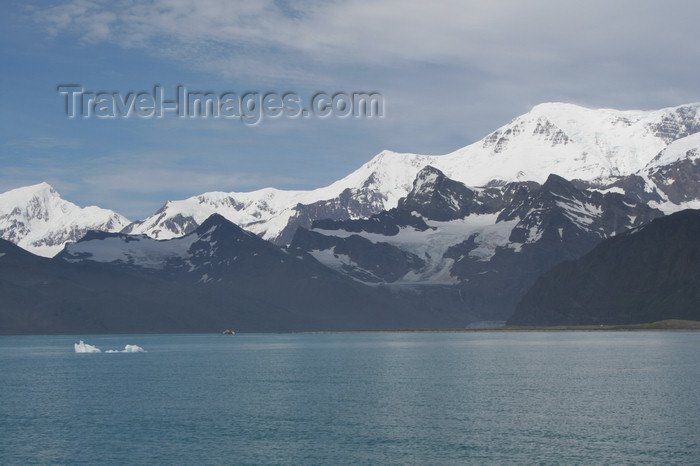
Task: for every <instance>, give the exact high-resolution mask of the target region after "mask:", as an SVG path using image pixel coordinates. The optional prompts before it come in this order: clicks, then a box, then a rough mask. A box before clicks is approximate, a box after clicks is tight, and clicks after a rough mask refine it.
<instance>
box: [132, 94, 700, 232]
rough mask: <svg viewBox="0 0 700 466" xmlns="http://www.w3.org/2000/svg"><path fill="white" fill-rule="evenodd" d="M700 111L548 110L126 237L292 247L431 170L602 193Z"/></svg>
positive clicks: (175, 217) (195, 210)
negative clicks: (451, 144)
mask: <svg viewBox="0 0 700 466" xmlns="http://www.w3.org/2000/svg"><path fill="white" fill-rule="evenodd" d="M699 108H700V104H688V105H683V106H679V107H670V108H665V109H661V110H654V111H641V110H626V111H621V110H614V109H590V108H585V107H581V106H578V105H574V104H567V103H544V104H540V105H537V106H535V107H533V108H532V110H530V111H529V112H528V113H526V114H524V115H522V116H519V117H517V118H515V119H513V120H512V121H510V122H509V123H508V124H506V125H505V126H503V127H501V128H499V129H497V130H496V131H494V132H493V133H491V134H489V135H488V136H486V137H485V138H483V139H482V140H480V141H477V142H475V143H473V144H471V145H469V146H466V147H464V148H461V149H458V150H456V151H454V152H452V153H449V154H446V155H421V154H412V153H396V152H392V151H388V150H387V151H383V152H381V153H379V154H378V155H376V156H375V157H374V158H372V159H371V160H370V161H368V162H367V163H365V164H364V165H362V166H361V167H360V168H358V169H357V170H355V171H354V172H352V173H350V174H349V175H347V176H346V177H344V178H342V179H340V180H338V181H336V182H334V183H332V184H330V185H328V186H326V187H323V188H319V189H315V190H311V191H283V190H277V189H273V188H267V189H262V190H258V191H253V192H248V193H239V192H232V193H222V192H212V193H204V194H201V195H198V196H193V197H191V198H188V199H185V200H182V201H169V202H168V203H167V204H166V205H165V206H163V208H162V209H161V210H159V211H158V212H157V213H156V214H154V215H153V216H151V217H149V218H147V219H146V220H144V221H143V222H137V223H135V224H132V225H131V226H130V227H129V228H127V230H125V231H126V232H128V233H141V234H147V235H149V236H152V237H154V238H159V239H165V238H172V237H176V236H182V235H184V234H186V233H188V232H190V231H192V230H193V229H194V228H196V226H197V225H198V224H199V223H201V222H202V221H203V220H204V219H206V218H207V217H208V216H209V215H211V214H213V213H219V214H221V215H223V216H224V217H226V218H227V219H228V220H230V221H232V222H234V223H236V224H238V225H240V226H242V227H243V228H246V229H247V230H250V231H252V232H254V233H256V234H259V235H261V236H262V237H263V238H265V239H268V240H272V241H277V242H281V243H284V242H286V241H285V238H284V236H285V232H288V230H293V229H295V228H296V226H297V225H301V226H307V227H308V226H309V225H310V222H311V220H313V219H316V218H324V216H325V217H328V218H331V217H332V218H336V219H340V218H359V217H368V216H370V215H372V214H375V213H378V212H380V211H382V210H387V209H390V208H393V207H396V205H397V204H398V201H399V199H401V198H402V197H405V196H406V195H407V194H408V193H409V192H410V191H411V189H412V186H413V181H414V179H415V177H416V175H417V174H418V172H419V171H420V170H421V169H423V168H424V167H426V166H428V165H431V166H433V167H435V168H437V169H439V170H441V171H442V172H443V173H444V174H445V175H446V176H448V177H449V178H450V179H453V180H456V181H459V182H462V183H464V184H465V185H467V186H471V187H478V186H485V185H487V184H489V183H494V182H495V183H497V184H502V183H507V182H511V181H536V182H538V183H544V182H545V181H546V180H547V178H548V176H549V175H550V174H551V173H556V174H558V175H560V176H562V177H564V178H566V179H569V180H574V179H580V180H586V181H590V182H593V183H595V184H600V185H604V184H606V183H608V182H610V181H611V180H613V179H615V178H617V177H621V176H627V175H631V174H633V173H636V172H638V171H640V170H642V169H643V168H644V167H645V166H646V165H647V164H649V163H650V162H651V161H652V159H654V157H656V156H657V155H658V154H659V153H660V152H661V151H663V150H664V149H665V148H666V147H667V146H668V145H669V144H670V143H672V142H673V141H677V140H680V139H683V138H685V137H688V136H689V135H691V134H693V133H696V132H698V131H700V114H699V112H698V109H699ZM304 222H305V223H304ZM292 234H293V231H292ZM287 239H289V238H287Z"/></svg>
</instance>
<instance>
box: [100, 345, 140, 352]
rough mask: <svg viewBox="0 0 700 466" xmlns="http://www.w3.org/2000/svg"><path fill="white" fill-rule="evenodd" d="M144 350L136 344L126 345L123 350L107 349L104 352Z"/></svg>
mask: <svg viewBox="0 0 700 466" xmlns="http://www.w3.org/2000/svg"><path fill="white" fill-rule="evenodd" d="M145 352H146V350H145V349H143V348H141V347H140V346H138V345H126V346H125V347H124V349H123V350H121V351H119V350H112V349H111V350H107V351H105V353H145Z"/></svg>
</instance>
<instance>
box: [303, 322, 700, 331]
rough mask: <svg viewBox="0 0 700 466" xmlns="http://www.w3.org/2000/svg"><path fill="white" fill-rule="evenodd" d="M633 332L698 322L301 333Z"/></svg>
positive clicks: (679, 327)
mask: <svg viewBox="0 0 700 466" xmlns="http://www.w3.org/2000/svg"><path fill="white" fill-rule="evenodd" d="M635 330H700V321H697V320H679V319H668V320H660V321H658V322H650V323H646V324H621V325H556V326H549V327H548V326H532V327H529V326H514V325H509V326H505V327H483V328H405V329H393V330H345V331H317V332H301V333H387V332H406V333H408V332H542V331H552V332H561V331H583V332H599V331H635Z"/></svg>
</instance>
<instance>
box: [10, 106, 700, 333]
mask: <svg viewBox="0 0 700 466" xmlns="http://www.w3.org/2000/svg"><path fill="white" fill-rule="evenodd" d="M699 107H700V104H689V105H682V106H679V107H672V108H666V109H662V110H656V111H618V110H610V109H597V110H593V109H587V108H583V107H579V106H575V105H571V104H558V103H553V104H542V105H538V106H536V107H534V108H533V109H532V110H531V111H530V112H528V113H527V114H525V115H522V116H520V117H517V118H515V119H514V120H512V121H511V122H509V123H508V124H507V125H505V126H503V127H501V128H499V129H498V130H496V131H494V132H493V133H491V134H490V135H488V136H487V137H485V138H484V139H482V140H481V141H478V142H476V143H473V144H471V145H469V146H467V147H464V148H462V149H459V150H457V151H455V152H453V153H450V154H446V155H441V156H432V155H418V154H398V153H393V152H389V151H384V152H382V153H380V154H378V155H377V156H376V157H374V158H373V159H372V160H370V161H369V162H368V163H366V164H365V165H363V166H362V167H360V168H359V169H358V170H356V171H355V172H353V173H351V174H350V175H348V176H346V177H345V178H343V179H341V180H339V181H337V182H335V183H333V184H331V185H329V186H327V187H324V188H319V189H316V190H313V191H283V190H277V189H274V188H266V189H263V190H259V191H254V192H249V193H224V192H210V193H204V194H201V195H198V196H194V197H191V198H189V199H185V200H180V201H168V202H167V203H166V204H165V205H164V206H163V207H162V208H161V209H160V210H159V211H158V212H156V213H155V214H154V215H153V216H151V217H148V218H146V219H144V220H141V221H136V222H130V221H128V220H126V219H125V218H124V217H123V216H121V215H119V214H117V213H115V212H112V211H108V210H104V209H100V208H98V207H86V208H82V209H81V208H79V207H77V206H75V205H74V204H71V203H69V202H67V201H64V200H62V199H61V198H60V196H59V195H58V194H57V193H56V191H55V190H53V188H51V187H50V186H48V185H47V184H45V183H42V184H40V185H36V186H30V187H25V188H20V189H16V190H13V191H9V192H6V193H3V194H0V237H2V238H5V239H7V240H9V241H11V242H13V243H15V244H17V245H19V246H21V247H23V248H25V249H27V250H28V251H30V252H33V253H36V254H39V255H43V256H47V257H51V256H54V255H56V254H57V253H58V255H56V257H55V258H53V259H51V262H50V263H51V264H54V265H52V266H51V267H58V266H57V265H55V264H60V267H69V266H70V267H83V266H85V267H96V266H97V265H99V266H100V267H102V268H103V269H104V268H106V269H109V270H110V271H114V273H117V272H119V273H127V272H128V273H129V274H136V275H138V276H144V277H147V278H148V279H149V280H153V279H157V280H161V281H163V283H172V282H173V281H175V282H181V283H185V284H186V285H182V286H181V288H183V290H180V293H189V292H190V291H187V292H185V291H184V289H185V288H186V289H188V290H189V289H190V288H193V287H194V288H197V287H201V286H202V285H203V284H208V286H209V288H207V290H206V293H205V295H207V298H206V299H207V300H209V301H212V300H214V301H212V302H217V303H219V304H213V305H212V306H210V308H212V309H219V308H220V306H223V307H221V309H225V307H226V306H225V303H226V299H227V298H226V294H225V293H223V292H222V293H220V294H219V293H218V292H213V291H212V290H214V289H218V288H219V285H217V283H220V280H221V281H222V282H225V283H229V285H227V286H223V285H221V286H220V288H221V289H222V290H223V289H224V288H226V289H230V288H231V286H232V285H231V284H233V283H245V284H246V285H245V286H246V287H248V289H249V290H255V291H254V292H253V291H251V293H250V294H248V295H246V297H245V298H241V300H242V301H245V300H246V299H248V300H249V301H250V302H251V303H252V302H254V301H256V300H259V299H261V298H264V299H263V301H264V300H267V301H269V294H270V293H269V292H266V291H265V290H266V289H269V288H273V289H277V288H278V287H284V285H282V284H284V283H285V280H287V279H286V278H285V277H286V275H287V274H293V275H295V276H296V277H297V278H298V279H299V280H300V281H301V282H303V283H307V282H310V281H312V280H317V278H313V277H319V276H326V274H329V275H328V277H333V280H331V282H332V283H334V284H335V285H333V286H336V285H338V283H341V282H342V283H343V285H342V286H343V287H350V288H346V291H345V292H341V291H338V290H336V291H337V294H335V295H334V293H335V292H336V291H332V290H334V288H333V286H330V285H329V286H326V287H325V288H324V287H321V288H319V289H315V288H314V287H312V288H314V293H312V294H311V295H314V296H326V297H327V298H328V299H329V301H326V302H324V305H326V306H328V305H330V303H331V302H333V303H334V306H335V308H338V306H340V308H342V307H343V305H339V304H338V303H339V302H340V301H342V300H338V299H336V300H335V301H334V300H333V299H332V296H336V297H337V296H350V295H353V293H355V294H357V296H364V297H365V298H363V299H365V301H364V303H365V304H364V305H363V306H362V308H363V309H382V308H385V309H387V310H388V311H387V314H386V315H385V316H387V318H386V320H385V323H386V324H388V323H392V324H394V325H396V326H398V327H409V326H412V325H418V324H421V323H422V324H425V325H427V326H464V325H467V324H469V323H470V322H474V321H479V320H487V321H492V320H502V321H505V320H506V319H508V318H509V317H510V316H511V314H512V313H513V311H514V309H515V308H516V306H517V305H518V302H519V301H520V300H521V299H522V298H523V296H525V294H526V293H527V291H528V290H529V289H530V288H531V286H532V285H533V284H534V283H535V282H536V280H537V278H538V277H539V276H540V275H541V274H542V273H544V272H546V271H548V270H549V269H551V268H552V267H554V266H556V265H557V264H560V263H562V262H563V261H567V260H574V259H578V258H580V257H581V256H583V255H584V254H586V253H588V252H589V251H590V250H591V249H592V248H594V247H595V246H596V245H597V244H599V243H601V242H602V241H604V240H606V239H608V238H612V237H616V236H617V235H620V234H621V233H623V232H625V231H627V230H630V229H635V228H639V227H643V226H644V225H646V224H648V223H650V222H651V221H652V220H654V219H656V218H659V217H662V216H663V215H665V214H669V213H672V212H675V211H680V210H683V209H685V208H693V207H695V208H697V207H700V160H699V158H698V157H699V155H700V115H699V114H698V108H699ZM212 221H214V222H217V223H218V224H220V225H224V223H223V222H226V224H227V225H230V226H225V227H224V226H220V227H219V228H218V229H219V230H221V231H226V232H228V234H230V235H231V236H232V237H236V238H238V239H240V240H241V242H242V243H245V244H248V243H250V241H256V242H258V241H259V243H256V244H257V245H256V246H255V247H252V248H249V249H250V250H251V251H252V250H255V251H256V252H255V254H256V255H255V256H251V257H254V259H252V258H251V257H248V258H247V259H246V260H248V261H249V262H248V263H249V267H248V269H249V272H248V273H246V272H241V271H240V270H243V269H238V268H237V265H236V264H239V263H241V262H238V261H242V260H243V257H247V256H246V255H245V254H243V255H242V256H241V255H239V254H238V253H234V252H232V251H233V250H234V249H235V248H228V249H226V248H224V249H223V250H220V249H219V248H210V252H209V253H208V254H209V255H206V254H205V255H204V256H201V254H204V252H202V251H204V250H205V249H206V247H204V246H205V243H206V241H204V240H203V239H202V237H203V235H204V236H205V234H206V232H205V231H202V227H203V226H205V225H207V224H208V223H210V222H212ZM233 227H235V229H234V228H233ZM193 235H194V236H193ZM166 240H167V241H166ZM222 241H223V238H221V239H219V240H217V241H216V243H217V244H224V243H222ZM263 245H265V246H264V247H263ZM258 248H260V251H258V250H257V249H258ZM266 248H267V249H266ZM270 248H272V249H270ZM59 251H60V253H59ZM198 251H199V252H198ZM261 251H266V252H265V254H263V253H262V252H261ZM271 251H275V252H274V253H272V252H271ZM13 254H14V253H13ZM222 254H223V255H222ZM280 254H283V255H284V256H280ZM264 257H265V258H267V259H263V258H264ZM270 257H275V259H274V260H272V259H270ZM281 257H285V258H286V261H287V262H289V261H291V262H290V263H289V264H287V265H279V264H283V263H286V262H278V259H279V260H280V261H281V260H282V259H280V258H281ZM234 258H235V259H234ZM35 259H39V258H33V259H31V261H30V262H32V263H34V264H38V263H40V262H37V260H35ZM46 260H48V259H46ZM202 260H203V261H205V262H206V263H205V262H201V261H202ZM198 261H200V262H198ZM207 261H208V262H207ZM232 261H233V262H232ZM296 261H306V262H305V263H306V264H311V263H313V264H314V269H313V270H314V271H313V272H312V271H310V270H311V269H308V268H307V269H303V270H302V269H299V270H297V269H294V270H292V269H288V267H290V264H291V263H295V264H296V263H297V262H296ZM223 263H226V264H227V265H226V267H223V268H221V266H220V265H221V264H223ZM86 264H87V265H86ZM213 264H219V266H214V265H213ZM232 264H233V265H232ZM0 265H2V260H1V259H0ZM217 267H218V268H217ZM231 267H233V268H231ZM266 267H267V268H270V269H272V270H275V271H276V272H274V273H275V274H276V275H275V274H273V272H265V273H266V274H267V275H265V273H263V274H257V275H256V274H255V273H253V271H254V270H257V269H258V268H261V270H267V269H266ZM101 270H102V269H101ZM234 270H237V271H235V272H234ZM320 270H322V271H323V274H321V275H319V273H320V272H319V271H320ZM8 273H9V272H8ZM110 273H112V272H110ZM221 274H223V275H221ZM271 274H273V275H271ZM69 275H70V273H69ZM256 276H257V277H258V278H257V279H254V278H251V277H256ZM225 277H228V278H225ZM0 278H1V277H0ZM183 280H184V281H183ZM329 280H330V278H329ZM334 280H335V281H334ZM338 280H340V281H338ZM301 282H299V283H296V284H295V285H294V286H292V287H291V288H289V294H288V295H286V298H285V299H283V300H282V301H275V306H282V307H284V306H287V309H297V310H298V309H301V308H303V307H304V306H305V301H304V299H309V296H311V295H307V294H304V293H301V294H300V296H302V297H305V298H299V299H298V300H295V298H293V296H294V294H293V293H292V291H291V290H294V289H299V287H300V286H301V285H300V283H301ZM331 282H328V283H331ZM338 286H340V285H338ZM302 288H303V287H302ZM321 289H325V290H328V291H327V292H321ZM350 289H352V290H353V292H352V293H350V292H348V291H347V290H350ZM125 292H126V291H125ZM201 292H202V291H201V289H199V288H197V290H196V292H195V293H194V294H193V295H188V296H185V297H183V298H182V299H181V302H182V303H189V304H190V305H193V304H192V303H195V302H197V300H198V299H204V298H201ZM198 293H199V294H198ZM343 293H345V294H343ZM215 295H216V296H220V297H219V298H214V297H213V296H215ZM144 296H145V295H144ZM232 296H233V295H232ZM236 296H238V295H236ZM144 299H145V298H144ZM217 299H220V301H217ZM232 299H233V298H232ZM205 301H206V300H205ZM267 301H266V302H267ZM144 302H145V301H144ZM359 302H363V301H362V300H360V301H359ZM284 303H286V304H284ZM397 303H398V304H397ZM0 304H2V303H0ZM417 305H419V308H416V306H417ZM314 306H315V305H314ZM314 306H310V307H311V308H314V309H317V310H318V312H321V308H322V307H323V306H321V305H320V304H319V306H316V307H314ZM397 306H398V307H397ZM49 307H50V306H49ZM137 307H138V306H137ZM176 307H177V306H176ZM244 307H245V306H244ZM249 307H250V306H249ZM259 307H261V308H264V307H265V306H259ZM351 307H352V306H349V307H348V309H346V311H347V312H353V311H350V308H351ZM340 308H338V309H340ZM355 309H356V311H354V312H359V311H357V306H355ZM401 309H404V311H401ZM421 309H422V311H421ZM182 312H183V313H185V312H186V311H184V310H183V311H182ZM221 312H222V313H223V314H225V311H223V310H222V311H221ZM251 312H252V311H251ZM270 312H271V313H270V314H265V311H261V314H260V315H263V314H265V315H267V316H268V317H269V316H273V315H274V312H272V311H270ZM287 312H291V314H289V315H290V316H291V315H292V314H294V313H295V312H298V311H291V310H289V311H287ZM314 312H316V311H314ZM338 312H340V314H338V315H337V316H336V317H333V318H330V320H325V321H324V319H322V318H320V317H319V315H316V314H314V318H313V319H307V320H304V319H302V318H301V317H299V315H296V317H295V318H291V317H290V318H289V319H286V320H285V319H283V321H284V322H285V323H284V324H281V327H274V328H272V327H269V325H267V324H264V325H261V324H260V322H262V321H259V320H256V318H253V317H251V319H252V320H250V322H249V323H250V326H249V328H254V329H258V330H259V329H262V330H266V331H267V330H270V329H272V330H279V329H289V328H292V327H293V328H294V329H298V328H301V327H298V326H295V325H296V324H293V322H297V321H298V322H305V323H304V325H306V326H307V327H309V326H310V327H313V328H320V327H315V326H314V325H312V324H311V322H325V323H326V325H327V327H328V328H342V329H345V328H370V327H371V328H378V327H377V326H379V327H381V325H380V324H381V321H376V325H374V326H372V325H370V322H372V318H370V317H369V314H368V315H367V316H365V317H363V318H360V319H359V320H356V321H353V320H352V319H350V320H347V319H346V317H347V316H345V317H343V315H344V314H343V312H341V311H338ZM431 313H432V314H431ZM223 314H221V315H223ZM312 314H313V313H312ZM429 314H431V315H432V317H431V318H432V320H430V319H428V320H425V319H423V317H425V316H426V315H429ZM183 315H184V314H183ZM372 315H373V314H372ZM314 319H315V320H314ZM375 319H376V316H375ZM214 320H216V319H214ZM204 321H207V319H204V320H203V322H204ZM244 321H245V319H244ZM212 322H213V321H212ZM217 322H218V321H217ZM331 322H332V324H331ZM353 322H354V323H353ZM221 323H222V324H223V322H221ZM431 323H432V325H431ZM245 325H247V324H244V327H245ZM300 325H301V324H300ZM304 325H302V327H303V326H304ZM353 326H355V327H353ZM245 328H248V327H245ZM382 328H386V327H382Z"/></svg>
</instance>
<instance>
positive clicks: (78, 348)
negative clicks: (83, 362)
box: [73, 340, 102, 353]
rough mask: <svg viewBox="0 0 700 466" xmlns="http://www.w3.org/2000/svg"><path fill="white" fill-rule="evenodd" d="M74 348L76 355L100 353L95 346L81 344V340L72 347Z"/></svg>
mask: <svg viewBox="0 0 700 466" xmlns="http://www.w3.org/2000/svg"><path fill="white" fill-rule="evenodd" d="M73 347H74V348H75V352H76V353H101V352H102V350H101V349H99V348H98V347H97V346H92V345H88V344H87V343H85V342H83V340H80V343H76V344H74V345H73Z"/></svg>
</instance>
